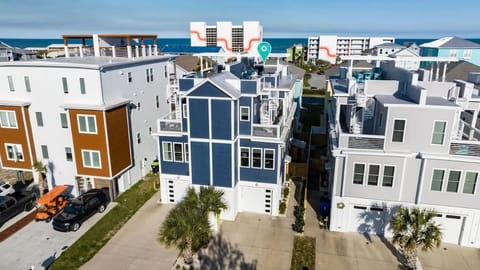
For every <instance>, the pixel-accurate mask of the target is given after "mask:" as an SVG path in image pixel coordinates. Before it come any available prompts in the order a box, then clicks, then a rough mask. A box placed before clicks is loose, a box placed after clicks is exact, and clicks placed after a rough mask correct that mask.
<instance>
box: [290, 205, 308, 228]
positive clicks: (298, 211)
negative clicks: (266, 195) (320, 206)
mask: <svg viewBox="0 0 480 270" xmlns="http://www.w3.org/2000/svg"><path fill="white" fill-rule="evenodd" d="M304 215H305V208H304V207H303V206H301V205H296V206H295V208H294V209H293V216H295V223H294V224H293V225H292V228H293V230H294V231H296V232H298V233H302V232H303V227H304V226H305V220H304Z"/></svg>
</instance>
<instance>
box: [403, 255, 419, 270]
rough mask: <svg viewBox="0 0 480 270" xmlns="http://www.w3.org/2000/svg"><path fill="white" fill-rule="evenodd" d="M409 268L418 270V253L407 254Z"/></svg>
mask: <svg viewBox="0 0 480 270" xmlns="http://www.w3.org/2000/svg"><path fill="white" fill-rule="evenodd" d="M405 257H406V259H407V267H408V269H412V270H416V269H417V252H416V251H412V252H409V253H407V254H406V256H405Z"/></svg>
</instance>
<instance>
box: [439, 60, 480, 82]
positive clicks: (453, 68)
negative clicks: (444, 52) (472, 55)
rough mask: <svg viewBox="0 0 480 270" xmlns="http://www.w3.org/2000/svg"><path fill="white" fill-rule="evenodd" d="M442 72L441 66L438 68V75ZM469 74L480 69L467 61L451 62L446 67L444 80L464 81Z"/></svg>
mask: <svg viewBox="0 0 480 270" xmlns="http://www.w3.org/2000/svg"><path fill="white" fill-rule="evenodd" d="M442 72H443V65H441V66H440V74H441V73H442ZM471 72H480V67H479V66H477V65H474V64H472V63H470V62H467V61H463V60H462V61H458V62H452V63H449V64H448V65H447V73H446V74H445V75H446V80H447V81H449V82H451V81H453V80H463V81H466V80H467V78H468V74H469V73H471Z"/></svg>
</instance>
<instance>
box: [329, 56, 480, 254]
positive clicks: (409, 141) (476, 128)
mask: <svg viewBox="0 0 480 270" xmlns="http://www.w3.org/2000/svg"><path fill="white" fill-rule="evenodd" d="M358 72H369V73H374V74H375V73H377V74H379V76H368V79H365V80H358V79H357V78H359V77H361V78H365V76H358V75H357V76H352V75H353V74H354V73H358ZM429 72H430V71H428V70H419V71H418V72H413V71H408V70H406V69H402V68H398V67H395V64H394V63H393V62H392V61H388V62H382V63H381V65H380V67H377V68H375V69H374V70H372V71H364V70H363V71H352V70H351V69H343V70H342V72H341V75H340V77H336V78H332V79H331V81H330V85H331V89H332V91H333V99H332V101H331V103H330V105H329V108H328V124H329V153H330V157H329V161H328V162H327V164H326V168H327V170H328V172H329V181H330V197H331V219H330V220H331V222H330V229H331V230H333V231H340V232H361V233H373V234H380V235H386V236H391V235H392V231H391V228H390V225H389V221H390V219H391V217H392V215H393V214H395V212H396V210H397V209H398V207H399V206H407V207H414V206H416V207H420V208H423V209H434V210H436V211H437V212H438V215H437V217H436V222H437V223H439V224H440V226H441V229H442V232H443V241H444V242H446V243H453V244H458V245H462V246H469V247H476V248H478V247H480V188H479V187H478V183H479V181H480V179H479V178H480V177H479V174H480V142H479V140H480V119H479V111H480V95H479V91H478V89H476V88H474V84H472V83H470V82H466V81H462V80H455V81H453V82H441V81H433V80H431V78H432V77H431V76H429V74H428V73H429ZM473 77H474V76H473ZM473 77H472V78H473Z"/></svg>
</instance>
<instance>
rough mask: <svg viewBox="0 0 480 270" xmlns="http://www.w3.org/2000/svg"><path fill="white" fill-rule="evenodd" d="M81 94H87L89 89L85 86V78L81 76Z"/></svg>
mask: <svg viewBox="0 0 480 270" xmlns="http://www.w3.org/2000/svg"><path fill="white" fill-rule="evenodd" d="M79 81H80V94H82V95H85V94H86V93H87V90H86V88H85V78H80V80H79Z"/></svg>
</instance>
